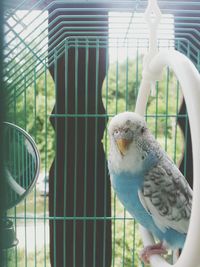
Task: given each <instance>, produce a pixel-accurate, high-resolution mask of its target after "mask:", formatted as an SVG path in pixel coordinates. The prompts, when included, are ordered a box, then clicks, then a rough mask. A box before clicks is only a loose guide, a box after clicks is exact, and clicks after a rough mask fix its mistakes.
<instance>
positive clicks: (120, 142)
mask: <svg viewBox="0 0 200 267" xmlns="http://www.w3.org/2000/svg"><path fill="white" fill-rule="evenodd" d="M116 143H117V146H118V149H119V151H120V152H121V154H122V155H123V156H124V155H125V154H126V151H127V149H128V147H129V145H130V143H131V140H127V139H117V140H116Z"/></svg>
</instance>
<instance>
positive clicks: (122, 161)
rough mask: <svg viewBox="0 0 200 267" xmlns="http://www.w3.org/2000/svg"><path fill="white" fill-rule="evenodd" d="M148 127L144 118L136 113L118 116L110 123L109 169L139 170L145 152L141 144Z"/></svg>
mask: <svg viewBox="0 0 200 267" xmlns="http://www.w3.org/2000/svg"><path fill="white" fill-rule="evenodd" d="M147 131H148V130H147V126H146V122H145V120H144V118H143V117H142V116H140V115H138V114H136V113H134V112H124V113H120V114H118V115H116V116H115V117H113V119H112V120H111V121H110V124H109V127H108V132H109V137H110V155H109V164H110V165H109V167H110V168H113V169H115V170H116V169H119V170H122V169H133V165H135V166H134V168H135V169H138V168H140V167H141V166H142V161H143V158H144V151H143V150H142V149H141V143H142V142H143V140H142V139H143V138H144V136H145V133H147Z"/></svg>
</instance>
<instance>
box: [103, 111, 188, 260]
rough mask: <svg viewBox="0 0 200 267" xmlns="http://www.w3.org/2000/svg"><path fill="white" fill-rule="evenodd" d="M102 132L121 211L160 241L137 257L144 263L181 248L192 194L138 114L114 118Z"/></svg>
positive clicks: (130, 113) (183, 178)
mask: <svg viewBox="0 0 200 267" xmlns="http://www.w3.org/2000/svg"><path fill="white" fill-rule="evenodd" d="M108 131H109V137H110V153H109V160H108V165H109V166H108V167H109V171H110V176H111V184H112V186H113V188H114V190H115V192H116V194H117V196H118V198H119V200H120V201H121V203H122V204H123V205H124V207H125V208H126V209H127V211H128V212H129V213H130V214H131V215H132V216H133V217H134V218H135V219H136V221H138V222H139V223H140V224H141V225H143V226H144V227H145V228H147V229H148V230H149V231H150V232H151V233H152V234H153V235H154V236H155V237H156V238H157V239H158V240H160V243H158V244H155V245H154V246H151V247H147V248H145V249H144V250H143V252H142V253H141V258H142V259H143V261H145V262H147V261H148V260H149V257H150V255H152V254H163V253H165V252H166V248H172V249H175V248H182V247H183V245H184V242H185V238H186V234H187V230H188V225H189V220H190V213H191V206H192V189H191V188H190V186H189V184H188V182H187V181H186V179H185V177H184V176H183V175H182V174H181V172H180V171H179V169H178V168H177V167H176V165H175V164H174V163H173V161H172V160H171V159H170V158H169V157H168V155H167V154H166V152H165V151H164V150H163V149H162V148H161V146H160V144H159V143H158V142H157V141H156V139H155V138H154V136H153V135H152V134H151V132H150V131H149V129H148V128H147V125H146V122H145V120H144V118H143V117H141V116H140V115H138V114H136V113H133V112H124V113H120V114H118V115H116V116H115V117H114V118H113V119H112V120H111V122H110V124H109V129H108Z"/></svg>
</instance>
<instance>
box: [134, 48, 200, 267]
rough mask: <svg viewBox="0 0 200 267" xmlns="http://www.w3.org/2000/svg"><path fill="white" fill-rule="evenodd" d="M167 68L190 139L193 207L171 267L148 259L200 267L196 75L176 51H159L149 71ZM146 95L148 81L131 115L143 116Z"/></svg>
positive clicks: (146, 239)
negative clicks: (184, 110)
mask: <svg viewBox="0 0 200 267" xmlns="http://www.w3.org/2000/svg"><path fill="white" fill-rule="evenodd" d="M165 66H169V67H170V68H171V69H172V70H173V71H174V73H175V74H176V76H177V78H178V80H179V82H180V85H181V88H182V92H183V95H184V98H185V102H186V106H187V111H188V115H189V122H190V128H191V138H192V153H193V175H194V179H193V203H192V212H191V218H190V225H189V229H188V234H187V238H186V241H185V245H184V248H183V250H182V253H181V255H180V257H179V259H178V261H177V262H176V263H175V264H174V265H170V264H169V263H167V262H166V261H165V260H164V259H163V258H162V257H161V256H158V255H153V256H151V257H150V263H151V266H152V267H159V266H160V267H170V266H174V267H198V266H200V227H199V226H200V119H199V116H200V74H199V72H198V71H197V69H196V68H195V66H194V65H193V63H192V62H191V61H190V60H189V59H188V58H187V57H186V56H184V55H183V54H181V53H180V52H178V51H175V50H174V51H167V52H166V51H162V52H158V54H157V55H156V56H155V57H154V58H153V59H152V61H151V62H150V65H149V68H150V70H151V72H152V73H158V72H160V71H162V70H163V68H164V67H165ZM149 93H150V81H149V82H148V81H147V80H145V79H144V80H143V81H142V83H141V86H140V89H139V94H138V98H137V103H136V109H135V112H137V113H139V114H140V115H142V116H144V114H145V110H146V104H147V99H148V97H149ZM141 234H142V239H143V243H144V245H145V246H146V245H152V244H153V243H154V241H153V238H152V236H151V235H150V234H149V232H148V231H147V230H145V229H144V228H142V231H141Z"/></svg>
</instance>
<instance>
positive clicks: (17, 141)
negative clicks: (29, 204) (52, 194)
mask: <svg viewBox="0 0 200 267" xmlns="http://www.w3.org/2000/svg"><path fill="white" fill-rule="evenodd" d="M4 142H5V157H4V175H5V180H6V201H5V212H6V211H7V210H8V209H10V208H12V207H14V206H16V205H17V204H18V203H19V202H21V201H22V200H23V199H24V198H25V197H26V196H27V195H28V194H29V193H30V191H31V190H32V189H33V187H34V185H35V183H36V181H37V178H38V175H39V170H40V159H39V152H38V149H37V147H36V144H35V142H34V140H33V139H32V137H31V136H30V135H29V134H28V133H27V132H26V131H24V130H23V129H22V128H20V127H18V126H16V125H14V124H12V123H9V122H5V123H4ZM3 225H4V231H3V233H4V235H5V237H4V248H10V247H13V246H15V245H17V243H18V240H17V239H16V235H15V232H14V228H13V223H12V221H11V220H10V219H5V220H4V221H3Z"/></svg>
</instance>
